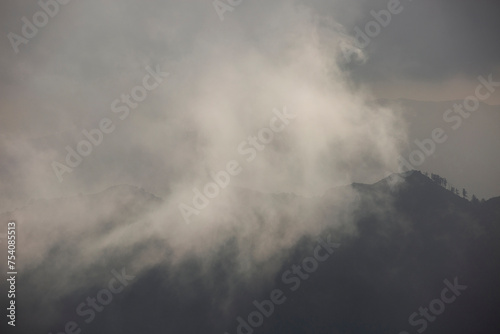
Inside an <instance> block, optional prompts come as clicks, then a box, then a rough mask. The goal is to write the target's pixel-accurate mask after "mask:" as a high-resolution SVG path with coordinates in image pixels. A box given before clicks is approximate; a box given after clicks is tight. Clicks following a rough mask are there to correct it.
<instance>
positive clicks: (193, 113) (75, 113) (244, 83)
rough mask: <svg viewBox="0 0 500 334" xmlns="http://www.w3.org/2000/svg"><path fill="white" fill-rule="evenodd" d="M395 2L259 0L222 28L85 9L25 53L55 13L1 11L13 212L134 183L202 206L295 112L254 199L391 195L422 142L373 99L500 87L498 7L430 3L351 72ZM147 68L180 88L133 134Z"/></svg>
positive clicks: (186, 15)
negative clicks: (84, 144)
mask: <svg viewBox="0 0 500 334" xmlns="http://www.w3.org/2000/svg"><path fill="white" fill-rule="evenodd" d="M387 3H388V2H387V1H379V0H377V1H352V0H338V1H272V2H264V1H249V0H245V1H242V2H241V3H240V4H239V5H237V6H235V7H234V8H232V10H228V11H226V12H224V13H223V17H224V20H221V19H220V17H219V15H218V13H217V11H216V9H215V8H214V5H213V4H212V2H211V1H189V2H187V1H186V2H180V1H148V2H137V1H113V0H108V1H85V2H83V1H80V2H77V1H72V2H70V3H68V4H65V5H59V6H58V7H59V8H58V10H57V13H56V14H55V15H53V16H54V17H50V18H49V19H48V22H47V24H45V25H44V26H43V27H40V28H39V29H38V31H37V32H36V34H33V32H32V31H31V32H30V31H28V34H29V33H31V34H33V35H34V36H32V37H30V38H27V39H26V40H25V42H26V43H21V44H19V45H18V51H19V52H18V53H16V52H15V51H14V49H13V47H12V43H11V41H10V40H9V37H8V35H9V33H14V34H17V35H18V36H22V28H23V24H25V23H24V21H22V18H23V17H26V18H27V19H28V20H29V21H30V22H33V15H34V14H35V13H37V12H38V11H39V10H40V7H39V5H38V4H37V3H36V2H33V1H29V2H28V1H4V2H2V5H1V6H2V10H1V14H0V15H1V16H2V18H1V21H2V26H1V27H2V32H3V34H4V38H2V42H1V43H2V44H1V49H0V50H1V51H0V64H1V72H0V94H1V97H0V101H1V102H0V103H1V104H0V108H1V113H0V136H1V137H0V155H1V156H2V159H1V160H0V176H1V179H2V196H3V197H5V200H4V201H3V203H4V204H3V205H4V207H5V208H9V207H10V206H13V205H18V203H24V201H26V200H28V199H29V198H40V197H42V198H47V197H59V196H63V195H69V194H77V193H80V192H81V193H89V192H95V191H99V190H102V189H104V188H106V187H107V186H111V185H114V184H124V183H125V184H134V185H138V186H143V187H145V188H146V189H148V190H149V191H151V192H153V193H156V194H159V195H162V196H164V195H166V194H169V193H170V192H172V191H173V192H174V193H183V192H186V191H188V192H189V191H190V189H192V187H193V186H196V185H198V184H201V185H203V183H204V182H206V179H207V177H208V176H209V175H210V173H213V172H215V171H217V170H220V169H221V168H223V166H225V164H226V162H227V161H229V160H231V159H234V158H235V157H238V158H241V156H240V155H238V153H237V147H238V144H239V143H240V142H241V141H243V140H245V139H246V138H247V137H248V136H250V135H252V134H255V133H256V132H258V131H259V130H260V129H261V128H262V127H265V126H267V124H268V123H269V120H270V118H271V117H273V113H272V110H273V109H274V108H283V107H284V106H286V107H287V108H288V109H289V110H291V111H292V112H296V113H298V114H299V117H298V118H297V120H296V121H294V123H293V125H291V126H290V127H289V128H287V129H286V131H284V132H283V133H282V134H280V135H279V136H276V139H275V140H274V141H273V142H272V143H271V144H270V145H269V148H270V149H266V150H265V151H264V152H263V153H262V155H261V156H260V157H259V158H261V159H260V160H259V159H257V160H256V162H253V163H252V166H251V167H250V166H248V168H245V172H246V173H247V174H246V175H245V176H244V177H242V178H241V179H240V181H239V182H240V183H242V185H244V186H252V187H254V188H257V189H259V190H263V191H294V192H298V193H320V192H321V191H324V190H325V189H326V188H328V187H331V186H335V185H339V184H345V183H349V182H352V181H359V182H372V181H376V180H377V179H379V178H381V177H383V176H384V174H385V171H387V170H396V169H397V168H395V160H396V157H397V155H398V152H399V148H400V147H401V145H403V143H404V141H405V140H407V138H406V133H405V128H404V126H402V124H401V119H400V117H399V115H398V112H397V111H396V110H382V109H377V110H374V109H371V107H368V106H367V102H368V101H370V100H372V99H374V98H378V97H389V98H399V97H406V98H414V99H419V100H448V99H463V98H464V97H465V96H466V95H468V94H470V93H471V92H473V89H474V87H475V85H476V80H477V79H476V78H477V76H478V75H483V76H484V75H488V74H490V73H493V74H498V69H499V67H498V61H499V59H500V58H499V53H500V47H499V46H498V43H496V42H495V40H496V34H497V32H498V31H499V29H498V27H499V25H500V23H499V22H498V20H497V19H496V17H497V14H498V8H499V5H498V4H496V3H495V2H494V1H474V2H472V1H465V0H464V1H456V0H454V1H451V0H450V1H431V0H419V1H402V2H401V5H400V6H402V7H401V8H403V9H402V11H401V12H400V13H399V14H397V15H393V16H392V18H391V22H390V23H389V24H388V25H387V27H383V28H382V29H381V31H380V33H379V34H378V35H377V36H375V37H373V38H372V40H371V42H370V44H369V45H368V46H367V47H366V48H363V50H361V51H362V52H363V53H364V58H365V59H366V61H365V62H364V63H362V62H357V61H353V62H351V63H349V64H347V63H346V62H345V58H344V57H343V55H342V52H341V50H340V48H339V45H340V43H343V42H349V41H351V42H352V35H354V31H355V30H354V29H355V27H361V28H362V29H364V25H365V24H366V23H367V22H368V21H371V20H373V18H372V16H371V14H370V11H371V10H375V11H379V10H383V9H386V8H387ZM51 8H52V10H54V9H53V7H51ZM40 17H41V16H38V17H37V19H39V20H43V18H40ZM25 30H26V28H25ZM28 30H29V29H28ZM11 39H12V35H11ZM146 67H149V68H151V69H154V68H156V67H158V68H161V70H162V71H164V72H168V73H169V75H168V77H165V78H164V80H163V82H162V83H161V84H160V85H159V87H158V88H156V89H153V90H152V91H150V92H148V95H147V97H146V98H145V100H144V101H142V102H140V103H139V105H138V107H136V109H133V110H131V111H130V114H129V115H128V116H127V117H125V118H124V119H123V120H122V119H120V118H119V117H118V116H120V113H114V112H113V111H112V108H111V105H112V103H113V101H114V100H115V99H117V98H118V99H119V98H120V97H121V95H122V94H130V92H131V90H132V89H133V88H134V87H135V86H137V85H141V83H142V82H143V79H144V77H145V76H146V75H148V72H147V70H146ZM487 103H491V104H495V103H499V104H500V94H499V93H498V92H496V93H495V94H494V97H492V98H490V99H489V100H488V101H487ZM121 105H122V106H123V104H121ZM300 115H301V116H300ZM103 118H109V119H111V120H112V122H113V125H114V126H115V128H114V132H113V133H110V134H105V135H104V139H103V141H102V143H101V144H100V145H99V146H98V147H93V151H92V153H91V154H90V155H89V156H87V157H84V159H83V162H82V163H81V164H80V165H79V166H78V167H76V168H74V169H73V171H72V172H71V173H65V174H64V177H63V178H64V181H63V182H59V181H58V178H57V177H56V175H55V173H54V170H53V166H52V165H51V164H52V163H53V162H54V161H57V162H60V163H64V159H65V156H66V154H67V152H66V150H65V147H66V146H70V147H72V148H73V149H76V146H77V144H78V143H79V141H81V140H82V139H85V137H84V136H83V135H82V131H83V130H89V131H90V130H91V129H93V128H96V127H98V125H99V122H100V121H101V120H102V119H103ZM263 175H266V176H265V177H264V176H263ZM271 175H272V177H270V176H271ZM243 181H246V182H243ZM179 189H182V190H179ZM177 190H179V191H178V192H177Z"/></svg>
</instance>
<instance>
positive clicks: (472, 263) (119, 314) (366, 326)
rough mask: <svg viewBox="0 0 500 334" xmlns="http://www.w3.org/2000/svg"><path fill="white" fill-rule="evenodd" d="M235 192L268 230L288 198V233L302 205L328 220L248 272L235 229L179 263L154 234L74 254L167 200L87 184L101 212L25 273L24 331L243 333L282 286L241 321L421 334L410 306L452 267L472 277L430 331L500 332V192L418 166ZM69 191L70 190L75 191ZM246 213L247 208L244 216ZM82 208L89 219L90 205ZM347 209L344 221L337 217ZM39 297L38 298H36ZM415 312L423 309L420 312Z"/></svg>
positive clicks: (292, 332)
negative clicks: (127, 270)
mask: <svg viewBox="0 0 500 334" xmlns="http://www.w3.org/2000/svg"><path fill="white" fill-rule="evenodd" d="M337 190H339V189H337ZM232 195H233V196H235V197H238V198H240V197H241V199H242V200H249V199H250V198H251V199H252V201H253V203H257V205H255V206H254V207H252V208H249V209H248V210H252V211H253V212H254V213H256V214H258V215H259V217H261V220H262V222H261V226H260V228H262V231H263V232H262V233H270V232H267V231H268V229H267V225H266V224H267V223H266V217H267V215H271V214H276V212H279V211H280V210H282V209H284V208H286V207H290V206H293V207H294V208H295V210H296V211H291V212H296V214H290V213H288V215H287V216H286V217H284V218H283V220H282V224H283V225H282V226H280V227H279V228H280V229H281V231H282V233H283V234H285V233H284V231H285V230H283V229H286V228H287V227H288V228H291V226H292V225H293V224H296V223H297V222H296V219H304V217H305V216H301V215H300V214H301V212H302V213H303V212H305V211H306V209H307V210H314V212H315V213H316V215H315V218H313V219H314V220H315V221H311V226H313V225H314V224H316V223H318V222H317V221H316V220H321V224H319V226H322V228H321V231H319V232H320V233H318V234H317V237H316V235H311V234H306V235H304V236H303V237H302V238H300V239H299V240H298V241H297V242H295V243H294V244H293V245H291V246H289V247H284V248H283V249H280V251H279V252H278V253H279V254H274V255H271V256H269V258H268V259H266V260H264V261H261V262H259V267H257V268H249V269H248V270H247V271H241V270H240V269H241V264H240V263H239V261H240V260H239V259H240V257H239V253H240V252H241V249H240V245H239V244H238V239H237V238H236V237H228V238H227V240H225V242H224V243H223V244H220V245H217V247H214V248H213V249H211V250H210V252H207V253H206V254H205V255H204V257H200V256H198V255H195V254H193V255H192V256H189V257H187V258H184V259H183V260H182V261H181V262H180V263H176V264H175V265H174V264H172V261H171V255H172V249H170V248H169V246H168V245H165V244H163V243H162V242H161V241H160V239H154V238H150V239H148V240H146V241H141V242H136V243H132V244H130V243H127V247H123V248H111V247H110V248H106V252H105V253H101V258H100V259H92V261H87V262H85V261H82V263H81V266H75V267H72V266H71V265H70V264H71V263H72V262H73V263H74V262H79V261H80V258H79V254H78V253H75V243H76V244H78V243H88V244H87V246H88V245H89V244H91V243H92V242H93V241H95V240H94V239H95V238H97V237H100V238H104V237H105V235H107V234H110V233H114V232H116V230H117V229H118V230H119V229H125V231H127V230H126V228H131V227H127V226H130V224H144V225H147V224H148V219H145V218H143V217H144V215H145V214H146V213H147V212H150V211H151V210H152V209H153V208H156V207H158V206H159V205H160V204H161V202H162V201H161V200H160V199H158V198H157V197H155V196H153V195H151V194H148V193H146V192H144V191H142V190H140V189H137V188H131V187H126V186H123V187H118V188H114V189H109V190H107V191H105V192H103V193H101V194H97V195H93V196H82V198H80V199H78V201H79V202H80V201H90V202H92V205H94V206H95V207H96V210H97V211H98V212H99V214H100V217H101V220H102V224H104V225H102V224H98V225H96V226H100V227H99V228H98V229H94V230H85V229H82V232H81V235H80V237H81V238H80V239H79V240H76V239H71V240H64V239H57V242H55V243H54V246H53V247H52V248H51V249H50V250H49V251H48V252H47V253H45V254H43V257H42V259H41V260H40V262H39V263H38V264H37V265H34V266H32V267H30V268H28V269H26V270H25V272H24V273H23V274H22V275H20V276H19V282H18V289H19V297H18V300H19V317H18V323H19V326H17V327H16V330H17V331H18V332H19V333H35V332H37V333H49V332H52V333H54V334H55V333H59V331H61V332H63V328H64V325H65V323H66V322H68V321H70V320H75V321H76V322H77V323H78V324H79V325H80V328H81V329H82V333H218V334H223V333H225V332H227V333H229V334H233V333H238V331H237V327H238V326H239V324H240V322H239V321H238V317H241V318H243V319H245V321H247V322H248V316H249V315H250V314H252V312H255V311H256V310H257V308H256V306H255V305H254V304H253V301H255V300H256V301H258V302H262V301H263V300H269V299H270V298H271V297H270V294H271V292H272V291H273V290H274V289H280V290H281V291H282V292H283V296H284V297H285V298H286V300H285V301H284V302H283V303H282V304H280V305H274V310H273V312H272V314H271V315H270V316H269V317H264V321H263V324H262V325H260V326H257V327H256V328H251V327H247V329H246V330H245V329H243V330H242V331H240V332H241V333H250V332H253V333H274V334H280V333H287V334H299V333H300V334H302V333H315V334H316V333H359V334H365V333H384V334H385V333H395V334H398V333H400V332H401V331H407V332H408V333H418V331H417V330H419V329H420V330H422V329H423V325H422V321H421V322H420V325H415V326H412V325H411V324H409V320H408V319H409V317H410V315H411V314H413V313H414V312H417V313H418V312H419V308H420V307H424V308H429V304H430V303H431V301H433V300H435V299H441V296H442V294H441V293H442V290H443V288H445V287H446V284H445V283H444V281H445V280H448V282H451V283H453V282H454V280H455V278H456V279H457V281H458V283H459V284H460V285H465V286H466V287H467V288H466V289H465V290H463V291H461V292H460V295H459V296H456V299H455V300H454V301H453V302H451V303H449V304H443V305H444V306H445V309H444V311H442V313H441V314H439V315H437V316H435V319H433V320H432V321H430V320H428V321H426V326H427V327H426V328H425V330H423V331H422V332H424V331H425V332H426V333H498V332H499V331H500V319H499V318H498V314H499V313H500V305H499V303H498V301H499V300H500V286H499V285H498V282H499V278H500V261H499V257H500V244H499V243H498V239H499V237H500V197H496V198H492V199H489V200H488V201H486V202H484V203H471V202H469V201H468V200H466V199H464V198H462V197H459V196H457V195H455V194H454V193H452V192H450V191H449V190H447V189H445V188H443V187H441V186H439V185H437V184H436V183H435V182H433V181H432V180H431V179H429V178H428V177H426V176H425V175H423V174H422V173H420V172H418V171H414V172H413V173H407V174H405V175H392V176H390V177H388V178H386V179H384V180H381V181H379V182H377V183H375V184H372V185H367V184H358V183H355V184H352V185H351V186H348V187H343V188H342V189H341V190H340V191H334V192H333V191H332V192H327V193H326V194H325V195H324V196H323V197H321V198H315V199H305V198H301V197H300V196H295V195H287V194H281V195H270V194H261V193H258V192H255V191H250V190H244V189H234V190H233V194H232ZM347 198H349V199H350V200H349V201H347ZM353 198H354V201H353V200H352V199H353ZM342 199H344V201H345V202H343V201H342ZM67 201H68V203H69V202H71V203H73V201H74V199H73V200H71V199H67ZM110 202H113V203H115V204H116V203H119V206H118V207H119V208H120V209H119V210H118V212H116V211H114V212H107V211H106V210H104V209H102V206H106V203H110ZM347 202H349V205H347V204H346V203H347ZM71 205H75V206H78V205H76V204H68V205H64V206H61V205H59V206H55V207H56V208H59V209H57V210H64V208H63V207H65V208H67V209H68V210H75V208H73V207H71ZM45 207H54V202H50V201H48V202H46V201H42V202H40V203H35V204H33V207H28V208H24V209H23V210H25V211H30V210H31V211H32V212H33V214H35V212H37V210H42V208H45ZM272 208H274V210H275V211H272V210H273V209H272ZM44 210H46V209H44ZM57 210H52V211H51V212H52V213H53V215H52V217H49V219H57V216H58V214H62V213H61V212H57ZM100 210H102V212H101V211H100ZM288 212H290V211H288ZM309 212H310V211H309ZM9 214H10V215H12V214H14V215H16V213H9ZM245 214H246V212H242V213H241V215H242V219H244V215H245ZM82 215H83V213H82ZM294 215H296V217H291V216H294ZM98 216H99V215H98ZM75 219H76V220H79V219H80V220H82V224H83V221H84V218H82V217H78V216H77V217H75ZM339 219H341V220H342V219H344V220H345V221H344V222H341V224H339V222H338V220H339ZM242 221H244V220H242ZM106 222H107V225H106ZM41 224H42V223H41ZM89 226H90V225H89ZM104 226H105V227H104ZM314 226H318V224H316V225H314ZM278 230H279V229H278ZM132 231H133V233H136V232H135V230H132ZM271 234H272V233H271ZM124 235H126V233H125V234H124ZM328 236H330V238H331V241H332V242H335V243H340V247H338V248H336V249H335V252H334V253H333V254H331V255H330V256H329V257H328V259H326V260H325V261H324V262H319V263H318V265H317V269H315V270H313V271H312V272H311V273H309V274H308V277H307V278H304V279H300V280H299V282H300V286H299V287H298V288H297V289H296V290H295V291H292V290H291V287H292V286H294V285H295V284H293V283H290V282H285V281H284V280H283V279H282V275H283V273H285V272H286V271H287V270H291V268H292V266H293V265H302V264H303V263H304V259H306V258H308V257H309V258H310V257H313V254H314V252H315V249H316V247H317V245H318V241H317V238H321V240H323V241H326V240H327V239H328V238H329V237H328ZM63 237H64V235H62V236H60V238H63ZM273 237H274V235H273ZM325 249H326V248H325ZM152 251H153V252H156V253H157V255H158V257H159V258H160V260H159V261H157V262H156V263H155V264H154V265H151V266H149V267H147V269H143V270H142V271H141V272H140V273H137V275H136V277H135V279H134V281H133V282H131V283H130V286H128V287H127V288H126V289H125V290H124V291H123V292H122V293H120V294H117V295H115V296H114V299H113V302H112V303H110V304H109V305H107V306H106V307H105V309H104V310H103V311H102V313H99V312H96V316H95V319H93V321H91V322H90V323H88V324H86V323H85V322H84V319H85V318H84V317H83V318H82V317H79V316H77V315H76V313H75V308H76V307H77V305H79V304H80V303H81V302H82V301H85V299H86V298H87V297H88V296H95V295H96V293H97V291H99V290H100V289H102V288H103V287H105V286H106V282H107V280H103V281H102V282H98V283H97V280H96V279H95V278H96V276H99V275H100V276H106V275H108V276H109V268H116V269H120V268H122V267H123V266H126V264H127V263H128V262H129V261H130V258H141V256H144V255H147V254H150V253H151V252H152ZM323 252H324V253H325V254H326V251H325V250H323ZM158 253H159V254H158ZM65 266H67V268H68V270H69V268H71V275H74V276H75V278H74V279H75V280H77V281H78V282H79V283H78V284H76V283H75V284H74V287H73V288H68V289H67V290H66V291H65V292H64V293H60V292H58V293H56V291H59V290H56V289H58V287H57V285H58V278H59V277H60V275H65V273H64V267H65ZM55 268H58V269H57V270H55ZM77 268H80V269H81V270H77ZM269 268H272V269H269ZM61 273H62V274H61ZM98 273H99V275H98ZM103 273H104V274H103ZM304 273H305V271H304ZM296 276H297V275H295V276H294V277H296ZM40 277H48V278H50V279H51V280H52V282H45V281H42V280H41V279H40ZM77 277H78V279H77ZM109 277H111V276H109ZM289 277H291V276H289ZM108 279H109V278H108ZM47 287H49V289H48V290H44V289H46V288H47ZM449 296H451V295H449ZM2 298H5V297H2ZM438 304H439V303H438ZM438 304H434V307H436V305H438ZM4 305H5V302H4ZM43 305H46V309H45V311H43V307H42V306H43ZM49 308H50V312H48V311H47V309H49ZM38 309H42V311H35V310H38ZM44 312H47V313H44ZM47 314H48V316H46V315H47ZM256 319H257V320H258V318H256ZM415 319H416V320H418V319H425V318H424V317H423V316H420V315H419V316H418V317H416V318H415ZM415 319H414V320H415ZM2 326H4V324H2ZM249 328H250V330H248V329H249Z"/></svg>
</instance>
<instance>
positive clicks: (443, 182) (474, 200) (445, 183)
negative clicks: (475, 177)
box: [424, 172, 485, 204]
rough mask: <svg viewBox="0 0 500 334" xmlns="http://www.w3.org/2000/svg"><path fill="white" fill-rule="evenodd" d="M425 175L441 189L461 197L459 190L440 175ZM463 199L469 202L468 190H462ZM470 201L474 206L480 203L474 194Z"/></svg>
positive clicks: (425, 173)
mask: <svg viewBox="0 0 500 334" xmlns="http://www.w3.org/2000/svg"><path fill="white" fill-rule="evenodd" d="M424 175H425V176H427V177H428V178H430V179H431V180H432V181H434V183H436V184H438V185H440V186H441V187H443V188H445V189H448V190H449V191H451V192H452V193H454V194H455V195H457V196H460V190H459V188H457V187H454V186H452V185H451V184H449V183H448V180H446V178H445V177H441V176H439V175H438V174H434V173H431V175H430V176H429V174H428V173H427V172H424ZM462 197H463V198H465V199H466V200H469V193H468V192H467V190H466V189H465V188H462ZM470 201H471V202H472V203H474V204H478V203H479V202H480V201H479V199H478V198H477V197H476V195H474V194H473V195H472V197H471V199H470ZM484 201H485V200H484V198H483V199H481V202H484Z"/></svg>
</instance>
